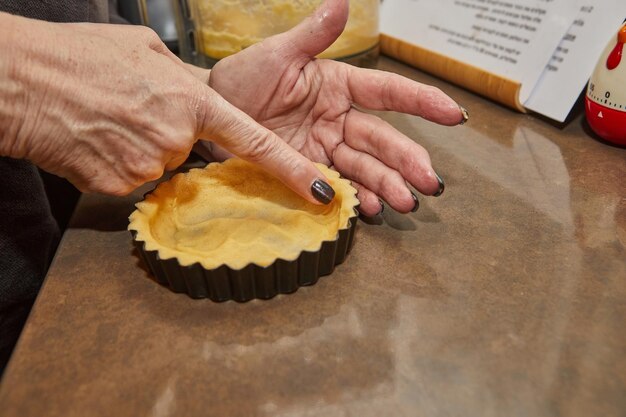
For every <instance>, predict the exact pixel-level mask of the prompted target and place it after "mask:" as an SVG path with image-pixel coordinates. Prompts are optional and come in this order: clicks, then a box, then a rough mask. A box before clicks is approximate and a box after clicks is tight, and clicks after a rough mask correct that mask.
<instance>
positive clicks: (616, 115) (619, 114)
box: [585, 24, 626, 145]
mask: <svg viewBox="0 0 626 417" xmlns="http://www.w3.org/2000/svg"><path fill="white" fill-rule="evenodd" d="M624 43H626V24H624V25H622V27H621V29H620V30H619V31H618V32H617V37H616V38H613V39H611V40H610V41H609V44H608V45H607V46H606V48H605V49H604V52H603V53H602V55H601V56H600V60H599V61H598V64H597V65H596V67H595V69H594V71H593V74H592V75H591V78H590V79H589V84H588V86H587V94H586V96H585V113H586V114H587V121H588V122H589V125H590V126H591V128H592V129H593V130H594V132H596V133H597V134H598V135H599V136H600V137H601V138H603V139H605V140H607V141H610V142H614V143H617V144H620V145H626V57H625V56H624Z"/></svg>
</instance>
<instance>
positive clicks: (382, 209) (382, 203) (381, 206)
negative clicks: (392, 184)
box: [376, 198, 385, 216]
mask: <svg viewBox="0 0 626 417" xmlns="http://www.w3.org/2000/svg"><path fill="white" fill-rule="evenodd" d="M378 202H379V203H380V211H379V212H378V214H376V215H377V216H380V215H381V214H383V212H384V211H385V203H384V202H383V200H381V199H380V198H379V199H378Z"/></svg>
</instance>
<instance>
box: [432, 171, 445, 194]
mask: <svg viewBox="0 0 626 417" xmlns="http://www.w3.org/2000/svg"><path fill="white" fill-rule="evenodd" d="M435 178H437V182H438V183H439V189H438V190H437V192H436V193H435V194H433V197H439V196H440V195H441V194H443V191H444V190H445V189H446V183H445V182H443V178H441V177H440V176H439V174H437V172H435Z"/></svg>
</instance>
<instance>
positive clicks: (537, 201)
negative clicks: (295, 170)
mask: <svg viewBox="0 0 626 417" xmlns="http://www.w3.org/2000/svg"><path fill="white" fill-rule="evenodd" d="M380 67H381V68H382V69H386V70H392V71H396V72H399V73H401V74H404V75H407V76H409V77H412V78H414V79H417V80H420V81H423V82H426V83H429V84H435V85H438V86H440V87H441V88H442V89H444V90H445V91H447V92H448V93H449V94H451V95H452V96H453V97H454V98H455V99H457V100H458V101H459V102H460V103H462V104H463V105H464V106H465V107H467V108H468V110H469V111H470V114H471V118H470V121H469V123H468V124H466V125H465V126H459V127H454V128H444V127H439V126H435V125H433V124H430V123H427V122H424V121H422V120H420V119H418V118H416V117H409V116H406V115H400V114H388V115H385V118H386V120H388V121H389V122H391V123H392V124H393V125H394V126H396V127H397V128H399V129H400V130H401V131H403V132H405V133H406V134H408V135H410V136H411V137H413V138H414V139H415V140H417V141H418V142H419V143H421V144H423V145H424V146H425V147H426V148H427V149H428V150H429V151H430V154H431V157H432V160H433V163H434V166H435V168H436V169H437V171H438V172H439V174H440V175H441V176H442V177H443V178H444V179H445V180H446V192H445V193H444V194H443V196H441V197H439V198H432V197H428V198H426V197H421V198H420V199H421V208H420V210H419V211H418V212H417V213H414V214H409V215H400V214H397V213H394V212H393V211H392V210H389V209H388V210H386V212H385V214H384V216H383V218H382V219H379V220H380V221H378V222H370V223H371V224H366V223H364V222H360V223H359V225H358V229H357V235H356V240H355V246H354V249H353V251H352V253H351V255H350V256H349V257H348V259H347V260H346V262H345V263H344V264H342V265H340V266H339V267H338V268H337V269H336V270H335V272H334V273H333V274H332V275H330V276H327V277H324V278H322V279H321V280H320V281H319V282H318V284H316V285H315V286H312V287H307V288H303V289H300V290H299V291H297V292H296V293H294V294H291V295H286V296H279V297H277V298H274V299H272V300H269V301H253V302H249V303H245V304H238V303H234V302H226V303H220V304H216V303H213V302H211V301H208V300H192V299H190V298H188V297H187V296H185V295H180V294H174V293H172V292H170V291H169V290H168V289H167V288H164V287H161V286H159V285H158V284H156V283H155V282H154V281H153V280H152V279H151V278H150V277H149V275H148V274H147V272H146V271H145V269H144V267H143V266H142V264H141V262H140V260H139V258H138V257H137V256H136V254H135V253H134V252H133V246H132V242H131V237H130V234H129V233H128V232H127V231H126V230H125V229H126V225H127V220H126V218H127V216H128V215H129V213H130V212H131V211H132V208H133V203H134V202H135V201H137V200H138V199H139V198H141V195H142V191H145V190H140V191H138V192H137V193H135V194H133V195H132V196H130V197H128V198H119V199H115V198H109V197H102V196H93V195H92V196H83V198H82V200H81V202H80V205H79V208H78V211H77V213H76V215H75V217H74V219H73V223H72V224H73V225H72V227H71V228H70V229H69V230H68V231H67V233H66V234H65V236H64V238H63V242H62V244H61V247H60V249H59V252H58V254H57V256H56V259H55V260H54V264H53V266H52V268H51V270H50V272H49V274H48V277H47V280H46V282H45V285H44V288H43V290H42V292H41V294H40V297H39V299H38V300H37V303H36V306H35V308H34V311H33V313H32V315H31V317H30V319H29V321H28V323H27V326H26V329H25V331H24V333H23V335H22V338H21V339H20V341H19V344H18V347H17V349H16V352H15V354H14V356H13V358H12V360H11V362H10V363H9V366H8V368H7V371H6V373H5V375H4V378H3V380H2V383H1V385H0V410H1V411H0V414H2V415H3V416H5V417H14V416H15V417H17V416H20V417H23V416H66V417H69V416H81V417H82V416H158V417H162V416H246V417H249V416H307V417H309V416H365V417H367V416H431V417H432V416H478V415H480V416H535V417H543V416H580V417H588V416H624V415H626V330H625V329H626V327H625V326H626V325H625V323H626V251H625V246H626V150H624V149H618V148H614V147H610V146H608V145H606V144H603V143H600V142H598V141H597V140H595V139H593V138H592V137H590V135H589V133H588V131H587V130H586V128H585V123H584V121H583V119H582V118H581V115H580V111H579V112H578V113H579V114H578V115H577V116H576V117H574V118H573V120H572V121H571V122H570V123H568V124H567V125H566V126H565V127H555V126H553V125H551V124H550V123H547V122H546V121H543V120H541V119H539V118H537V117H535V116H531V115H522V114H516V113H513V112H511V111H509V110H507V109H504V108H502V107H499V106H497V105H495V104H493V103H491V102H489V101H486V100H483V99H481V98H479V97H476V96H473V95H472V94H471V93H468V92H465V91H463V90H460V89H457V88H455V87H453V86H450V85H447V84H445V83H443V82H441V81H439V80H437V79H434V78H431V77H429V76H426V75H424V74H421V73H419V72H417V71H414V70H412V69H410V68H408V67H405V66H403V65H400V64H397V63H395V62H393V61H390V60H387V59H382V60H381V62H380ZM579 110H580V109H579ZM376 223H379V224H376Z"/></svg>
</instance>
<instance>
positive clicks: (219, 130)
mask: <svg viewBox="0 0 626 417" xmlns="http://www.w3.org/2000/svg"><path fill="white" fill-rule="evenodd" d="M203 92H204V95H203V98H201V99H200V105H199V107H198V126H199V128H198V132H197V133H196V137H202V138H206V139H207V140H211V141H213V142H215V143H217V144H218V145H220V146H222V147H223V148H225V149H226V150H228V151H229V152H232V153H233V154H234V155H236V156H238V157H239V158H241V159H245V160H247V161H249V162H252V163H254V164H257V165H258V166H260V167H261V168H263V169H264V170H265V171H267V172H268V173H270V174H272V175H274V176H275V177H276V178H278V179H279V180H280V181H282V182H283V183H284V184H285V185H286V186H287V187H289V188H291V189H292V190H293V191H295V192H296V193H298V194H300V195H301V196H302V197H304V198H305V199H306V200H308V201H310V202H311V203H314V204H320V203H322V204H328V203H330V202H331V201H332V199H333V197H334V196H335V191H334V190H333V189H332V187H331V186H330V185H329V183H328V179H327V178H326V177H325V176H324V174H322V173H321V172H320V170H319V169H317V167H316V166H315V165H314V164H313V162H311V161H310V160H309V159H308V158H306V157H305V156H304V155H302V154H301V153H300V152H298V151H296V150H295V149H294V148H292V147H291V146H289V145H288V144H287V143H286V142H285V141H283V140H282V139H281V138H279V137H278V136H277V135H276V134H274V132H272V131H271V130H269V129H267V128H265V127H263V126H261V125H260V124H258V123H257V122H255V121H254V119H252V118H251V117H250V116H248V115H247V114H246V113H244V112H243V111H241V110H239V109H238V108H236V107H235V106H233V105H232V104H230V103H229V102H228V101H226V100H225V99H224V98H223V97H222V96H220V95H219V94H217V93H216V92H215V91H214V90H212V89H210V88H209V87H205V88H204V89H203Z"/></svg>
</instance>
